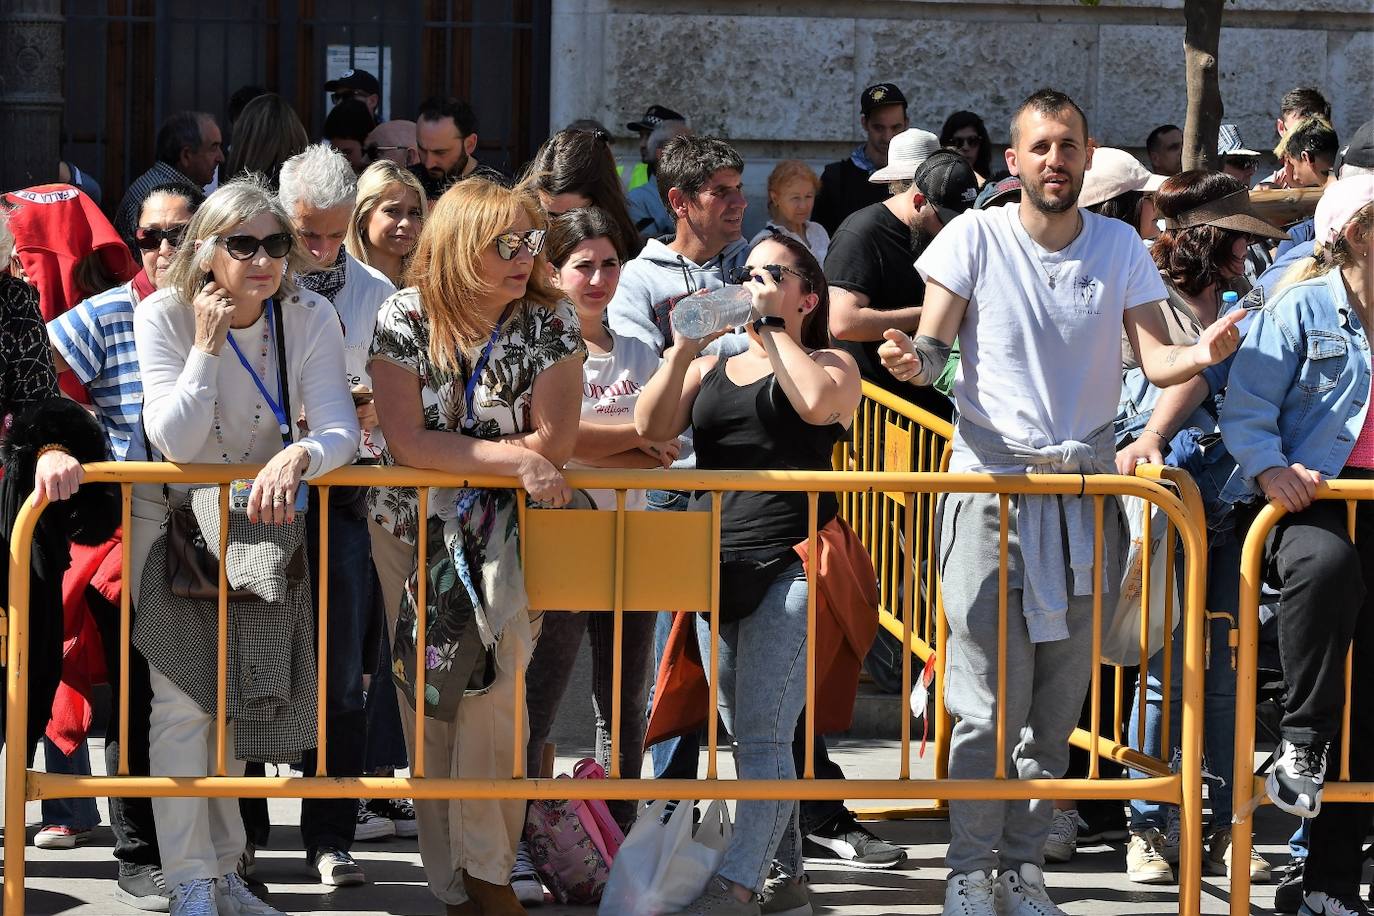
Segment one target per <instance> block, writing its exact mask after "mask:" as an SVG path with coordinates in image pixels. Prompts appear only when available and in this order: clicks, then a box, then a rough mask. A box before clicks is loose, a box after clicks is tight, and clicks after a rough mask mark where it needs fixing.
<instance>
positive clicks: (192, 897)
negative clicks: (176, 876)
mask: <svg viewBox="0 0 1374 916" xmlns="http://www.w3.org/2000/svg"><path fill="white" fill-rule="evenodd" d="M215 896H216V895H215V879H214V878H196V879H195V880H194V881H183V882H181V883H180V884H178V885H177V886H176V887H174V888H172V900H171V904H170V906H169V907H168V912H169V913H170V914H171V916H220V914H219V908H218V907H217V906H215Z"/></svg>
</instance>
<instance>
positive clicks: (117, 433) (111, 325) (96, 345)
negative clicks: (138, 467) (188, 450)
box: [48, 283, 148, 461]
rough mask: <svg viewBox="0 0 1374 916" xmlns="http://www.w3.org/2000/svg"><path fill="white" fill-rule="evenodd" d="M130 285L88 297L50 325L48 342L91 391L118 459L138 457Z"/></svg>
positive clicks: (142, 448) (141, 448)
mask: <svg viewBox="0 0 1374 916" xmlns="http://www.w3.org/2000/svg"><path fill="white" fill-rule="evenodd" d="M134 298H135V294H134V290H133V284H132V283H128V284H125V285H124V286H116V287H115V288H114V289H111V290H106V291H105V292H103V293H100V294H99V295H97V296H92V297H91V298H89V299H87V300H86V301H85V302H82V303H81V304H80V305H78V306H77V307H76V308H74V309H72V310H71V311H68V312H64V313H63V314H61V315H59V316H58V317H57V318H54V319H53V320H52V321H51V322H49V323H48V340H49V341H50V342H51V343H52V346H53V349H55V350H56V351H57V353H58V355H60V356H61V357H62V359H64V360H65V361H66V363H67V365H68V366H71V368H72V372H74V373H75V374H76V377H77V378H79V379H80V380H81V382H82V384H84V385H85V386H86V389H87V391H89V392H90V395H91V402H92V403H93V404H94V405H95V406H96V410H97V419H99V420H100V425H101V426H103V427H104V429H105V436H106V438H107V439H109V443H110V452H111V454H112V455H113V456H114V458H115V460H116V461H142V460H145V459H146V458H147V457H148V450H147V447H146V445H145V444H144V441H143V433H142V431H141V429H140V428H139V418H140V416H141V415H142V412H143V381H142V379H141V378H140V377H139V373H138V353H137V352H136V351H135V350H134Z"/></svg>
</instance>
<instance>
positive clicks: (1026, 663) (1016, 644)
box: [940, 493, 1121, 874]
mask: <svg viewBox="0 0 1374 916" xmlns="http://www.w3.org/2000/svg"><path fill="white" fill-rule="evenodd" d="M1067 499H1068V498H1066V501H1067ZM1016 500H1017V497H1015V496H1013V497H1011V499H1010V501H1009V516H1010V517H1009V522H1008V551H1007V554H1008V561H1009V567H1008V589H1007V689H1006V698H1007V708H1006V711H1005V715H1006V723H1007V724H1006V736H1007V737H1006V752H1007V766H1006V774H1007V777H1008V778H1009V779H1034V778H1038V777H1052V778H1056V779H1057V778H1059V777H1060V776H1063V775H1064V771H1065V769H1066V768H1067V767H1068V762H1069V745H1068V739H1069V735H1070V734H1071V733H1072V732H1073V729H1074V727H1075V726H1076V725H1077V724H1078V717H1079V713H1080V711H1081V710H1082V708H1083V698H1084V696H1085V695H1086V693H1087V687H1088V682H1089V678H1090V676H1091V670H1092V658H1091V655H1092V607H1093V599H1092V596H1091V595H1086V596H1081V597H1074V596H1072V594H1071V595H1070V598H1069V611H1068V626H1069V634H1070V635H1069V638H1068V639H1065V640H1059V641H1057V642H1045V643H1038V644H1037V643H1032V642H1031V641H1030V637H1029V635H1028V634H1027V632H1026V622H1025V618H1024V617H1023V616H1022V612H1021V586H1022V575H1023V569H1022V563H1021V556H1020V547H1019V545H1018V541H1017V534H1016ZM1104 519H1105V522H1106V533H1105V534H1104V539H1103V548H1104V552H1103V555H1104V556H1105V557H1111V556H1113V552H1114V551H1116V550H1117V549H1118V548H1119V545H1120V544H1121V539H1120V535H1119V531H1118V525H1119V523H1118V521H1117V504H1116V501H1115V500H1114V499H1108V500H1107V503H1106V506H1105V507H1104ZM940 532H941V537H940V545H941V585H942V588H943V593H944V602H945V617H946V619H947V621H948V623H949V643H948V645H947V646H946V649H945V652H946V659H947V662H946V679H945V706H946V708H948V709H949V712H950V714H951V715H953V716H954V717H955V724H954V734H953V738H952V741H951V744H950V750H949V775H950V778H951V779H991V778H992V777H993V776H994V775H995V773H996V765H997V715H998V710H997V629H998V624H997V614H998V571H997V570H998V496H997V495H996V494H994V493H975V494H957V493H956V494H950V495H949V496H947V497H946V498H945V502H944V505H943V508H942V518H941V524H940ZM1064 549H1065V556H1066V564H1065V565H1066V566H1067V552H1068V542H1067V537H1066V540H1065V547H1064ZM1120 568H1121V566H1120V563H1115V562H1108V563H1107V570H1108V572H1107V573H1104V575H1103V576H1102V578H1103V583H1102V587H1103V608H1104V609H1110V608H1112V607H1114V606H1115V597H1114V593H1115V591H1116V589H1117V583H1116V582H1115V581H1114V580H1113V578H1112V575H1111V572H1112V571H1115V570H1118V569H1120ZM1065 572H1066V575H1070V579H1069V581H1070V583H1072V577H1071V574H1070V572H1069V570H1067V569H1066V571H1065ZM1071 591H1072V589H1071ZM1053 809H1054V804H1053V802H1052V801H1051V800H1049V799H1036V800H1034V801H1025V800H1020V801H951V802H950V803H949V824H950V841H949V851H948V853H947V854H946V856H945V863H946V864H947V865H948V866H949V869H950V872H951V874H967V873H969V872H972V871H980V870H981V871H986V872H988V873H991V872H992V871H993V870H994V869H997V868H1001V869H1003V870H1006V869H1014V868H1016V867H1017V866H1018V865H1020V864H1022V863H1026V862H1029V863H1032V864H1034V865H1037V866H1038V865H1042V864H1043V862H1044V845H1045V839H1046V837H1047V836H1048V835H1049V829H1050V821H1051V818H1052V817H1053Z"/></svg>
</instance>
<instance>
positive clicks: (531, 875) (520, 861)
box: [510, 840, 544, 906]
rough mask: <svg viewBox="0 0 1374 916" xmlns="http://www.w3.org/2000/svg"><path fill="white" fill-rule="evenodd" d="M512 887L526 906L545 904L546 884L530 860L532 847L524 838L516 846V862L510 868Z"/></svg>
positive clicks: (516, 895)
mask: <svg viewBox="0 0 1374 916" xmlns="http://www.w3.org/2000/svg"><path fill="white" fill-rule="evenodd" d="M510 887H511V890H513V891H515V897H516V899H517V900H519V901H520V902H521V903H523V904H524V905H525V906H543V905H544V884H543V882H542V881H540V880H539V872H537V871H536V870H535V868H534V863H533V862H532V861H530V847H529V844H528V843H526V842H525V841H524V840H521V841H520V843H519V845H518V846H516V847H515V864H514V865H513V866H511V870H510Z"/></svg>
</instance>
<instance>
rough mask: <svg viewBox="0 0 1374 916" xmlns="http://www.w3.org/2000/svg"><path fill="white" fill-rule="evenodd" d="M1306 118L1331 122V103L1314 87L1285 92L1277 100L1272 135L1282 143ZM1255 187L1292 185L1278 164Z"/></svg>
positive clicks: (1303, 87) (1287, 186)
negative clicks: (1276, 112)
mask: <svg viewBox="0 0 1374 916" xmlns="http://www.w3.org/2000/svg"><path fill="white" fill-rule="evenodd" d="M1308 118H1323V119H1325V120H1326V121H1328V122H1329V121H1330V120H1331V103H1330V102H1328V101H1327V100H1326V96H1324V95H1322V93H1321V90H1320V89H1318V88H1317V87H1315V86H1297V87H1295V88H1293V89H1289V90H1288V91H1287V92H1285V93H1284V94H1283V98H1281V99H1279V116H1278V117H1277V118H1275V119H1274V133H1276V134H1278V136H1279V142H1280V143H1282V142H1283V138H1284V135H1286V134H1287V133H1288V132H1289V131H1290V130H1292V129H1293V128H1294V127H1297V126H1298V125H1299V124H1301V123H1302V122H1303V121H1305V120H1307V119H1308ZM1256 187H1260V188H1289V187H1293V185H1290V184H1288V177H1287V176H1286V175H1285V171H1284V164H1283V162H1279V167H1278V168H1277V169H1275V170H1274V173H1273V174H1272V175H1269V176H1268V177H1266V178H1263V179H1261V180H1260V182H1259V184H1258V185H1256Z"/></svg>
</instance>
